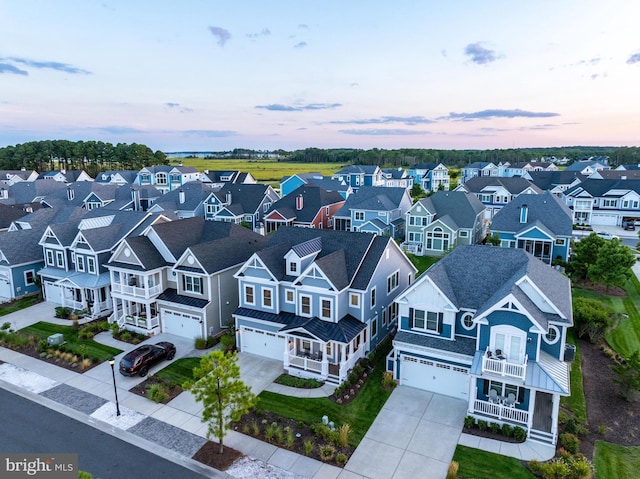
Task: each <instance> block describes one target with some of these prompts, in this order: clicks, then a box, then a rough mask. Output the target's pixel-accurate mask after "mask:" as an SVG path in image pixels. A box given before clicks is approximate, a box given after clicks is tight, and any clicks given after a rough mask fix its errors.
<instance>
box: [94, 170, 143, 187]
mask: <svg viewBox="0 0 640 479" xmlns="http://www.w3.org/2000/svg"><path fill="white" fill-rule="evenodd" d="M137 174H138V173H137V172H136V171H131V170H108V171H102V172H100V173H98V174H97V175H96V179H95V182H96V183H109V182H111V181H112V180H113V177H114V176H120V177H121V178H122V179H123V180H124V181H126V182H127V183H129V184H131V183H133V182H134V181H135V179H136V176H137Z"/></svg>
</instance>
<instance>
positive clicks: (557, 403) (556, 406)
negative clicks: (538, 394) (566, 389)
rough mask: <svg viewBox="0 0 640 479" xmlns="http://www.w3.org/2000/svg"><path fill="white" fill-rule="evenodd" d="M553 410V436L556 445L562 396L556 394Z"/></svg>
mask: <svg viewBox="0 0 640 479" xmlns="http://www.w3.org/2000/svg"><path fill="white" fill-rule="evenodd" d="M552 397H553V408H552V409H551V434H553V439H554V444H555V441H556V436H557V435H558V411H559V410H560V396H559V395H558V394H554V395H553V396H552Z"/></svg>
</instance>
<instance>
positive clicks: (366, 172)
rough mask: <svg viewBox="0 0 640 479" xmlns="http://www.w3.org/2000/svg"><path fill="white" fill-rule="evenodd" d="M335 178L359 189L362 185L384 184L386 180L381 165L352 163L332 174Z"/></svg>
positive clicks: (355, 189)
mask: <svg viewBox="0 0 640 479" xmlns="http://www.w3.org/2000/svg"><path fill="white" fill-rule="evenodd" d="M332 178H333V179H334V180H339V181H344V182H345V183H346V184H347V185H349V186H350V187H351V188H353V191H358V188H360V187H362V186H384V185H385V180H384V177H383V174H382V170H381V169H380V167H379V166H372V165H351V166H346V167H344V168H342V169H341V170H340V171H338V172H336V173H334V175H333V176H332Z"/></svg>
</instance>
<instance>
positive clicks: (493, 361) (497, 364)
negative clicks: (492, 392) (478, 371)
mask: <svg viewBox="0 0 640 479" xmlns="http://www.w3.org/2000/svg"><path fill="white" fill-rule="evenodd" d="M487 352H489V351H488V350H487ZM527 361H528V357H527V355H526V354H525V356H524V362H523V363H513V362H510V361H509V360H507V359H500V358H499V357H496V356H491V357H489V356H488V354H485V355H484V356H482V374H486V373H490V374H496V375H498V376H502V377H505V378H514V379H519V380H521V381H524V378H525V375H526V373H527Z"/></svg>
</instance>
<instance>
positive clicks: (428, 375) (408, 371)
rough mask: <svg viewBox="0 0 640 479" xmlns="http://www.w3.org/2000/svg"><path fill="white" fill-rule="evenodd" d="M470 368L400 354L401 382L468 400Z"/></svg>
mask: <svg viewBox="0 0 640 479" xmlns="http://www.w3.org/2000/svg"><path fill="white" fill-rule="evenodd" d="M469 381H470V378H469V369H468V368H464V367H459V366H455V365H452V364H447V363H442V362H438V361H433V360H429V359H424V358H419V357H416V356H409V355H404V354H401V355H400V384H402V385H405V386H411V387H414V388H417V389H423V390H425V391H431V392H435V393H439V394H444V395H445V396H451V397H455V398H458V399H464V400H467V399H468V397H469Z"/></svg>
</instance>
